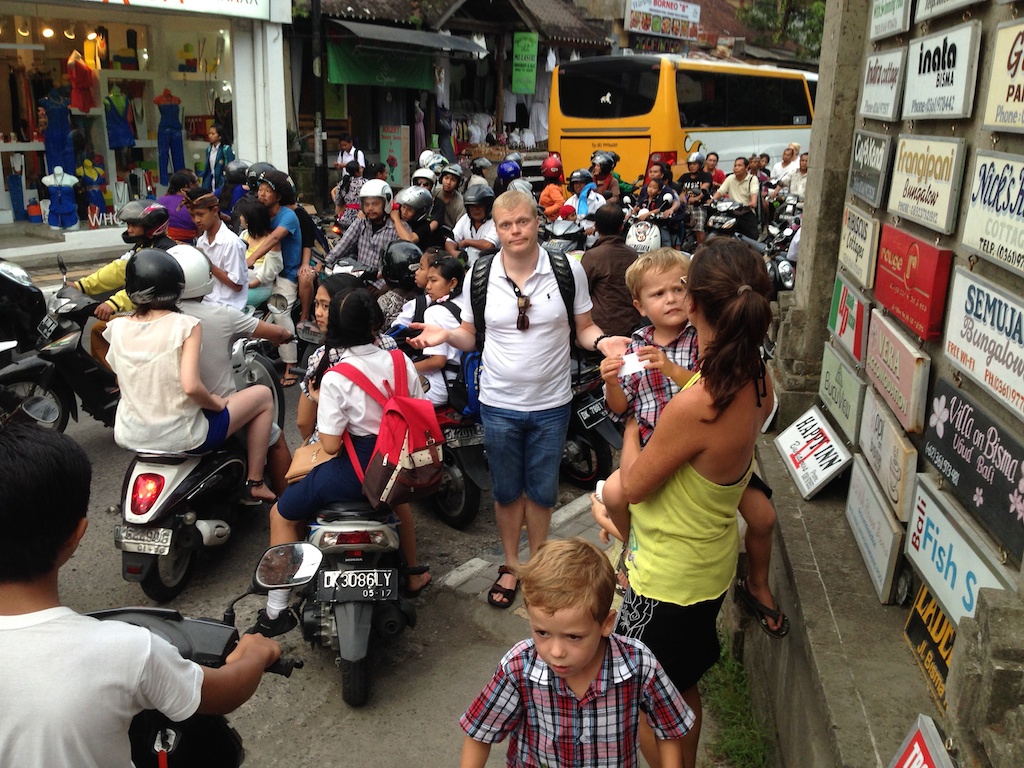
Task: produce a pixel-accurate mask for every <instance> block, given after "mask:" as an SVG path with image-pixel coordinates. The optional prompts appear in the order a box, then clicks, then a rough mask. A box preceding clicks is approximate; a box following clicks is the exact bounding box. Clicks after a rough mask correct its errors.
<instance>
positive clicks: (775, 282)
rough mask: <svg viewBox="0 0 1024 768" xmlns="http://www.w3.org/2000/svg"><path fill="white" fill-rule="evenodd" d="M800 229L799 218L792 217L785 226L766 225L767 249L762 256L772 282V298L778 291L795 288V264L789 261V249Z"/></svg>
mask: <svg viewBox="0 0 1024 768" xmlns="http://www.w3.org/2000/svg"><path fill="white" fill-rule="evenodd" d="M799 229H800V216H794V217H793V218H792V219H790V220H789V222H788V223H787V224H786V226H781V225H780V224H769V225H768V236H769V240H768V248H767V250H766V251H765V254H764V260H765V266H766V268H767V269H768V277H769V278H770V279H771V281H772V298H773V299H774V298H776V297H777V296H778V294H779V291H791V290H793V288H794V287H795V286H796V262H795V261H790V260H789V247H790V245H791V244H792V242H793V238H794V237H795V236H796V233H797V231H798V230H799Z"/></svg>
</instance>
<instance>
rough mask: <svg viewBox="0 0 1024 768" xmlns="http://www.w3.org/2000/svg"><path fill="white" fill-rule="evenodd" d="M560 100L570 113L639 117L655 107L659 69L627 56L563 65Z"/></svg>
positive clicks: (577, 114) (559, 72) (561, 106)
mask: <svg viewBox="0 0 1024 768" xmlns="http://www.w3.org/2000/svg"><path fill="white" fill-rule="evenodd" d="M558 75H559V79H558V100H559V107H560V108H561V111H562V114H563V115H565V116H566V117H576V118H587V119H602V118H604V119H608V118H621V117H638V116H640V115H647V114H649V113H650V111H651V110H652V109H654V102H655V99H657V97H658V78H659V75H660V73H659V69H658V68H657V67H654V68H652V67H651V65H650V63H649V62H646V63H643V62H636V63H633V62H630V61H629V59H628V58H626V57H615V58H612V59H611V60H605V59H588V60H587V61H586V66H577V67H571V68H559V71H558Z"/></svg>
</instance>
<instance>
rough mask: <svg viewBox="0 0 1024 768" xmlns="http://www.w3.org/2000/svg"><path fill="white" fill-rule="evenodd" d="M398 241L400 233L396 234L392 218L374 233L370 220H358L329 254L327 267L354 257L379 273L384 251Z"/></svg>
mask: <svg viewBox="0 0 1024 768" xmlns="http://www.w3.org/2000/svg"><path fill="white" fill-rule="evenodd" d="M397 239H398V233H397V232H395V225H394V222H392V221H391V219H390V218H389V219H386V220H385V222H384V226H383V227H381V228H380V229H378V230H377V231H376V232H374V231H373V227H372V226H371V225H370V220H369V219H356V220H355V221H354V222H352V226H350V227H349V228H348V229H346V230H345V234H344V235H342V236H341V240H339V241H338V244H337V245H335V246H334V247H333V248H332V249H331V252H330V253H329V254H327V266H328V267H333V266H334V265H335V263H336V262H337V261H338V259H340V258H342V257H345V256H349V257H351V256H353V255H354V256H355V259H356V261H358V262H360V263H362V264H365V265H366V266H368V267H369V268H370V269H376V270H377V271H378V272H379V271H380V263H381V257H382V256H383V255H384V250H385V249H386V248H387V247H388V244H389V243H391V241H392V240H397ZM353 251H354V252H355V253H354V254H353ZM382 284H383V283H382Z"/></svg>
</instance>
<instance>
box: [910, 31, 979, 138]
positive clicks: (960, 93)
mask: <svg viewBox="0 0 1024 768" xmlns="http://www.w3.org/2000/svg"><path fill="white" fill-rule="evenodd" d="M980 47H981V22H980V21H970V22H968V23H966V24H961V25H960V26H959V27H953V28H952V29H946V30H943V31H942V32H939V33H938V34H934V35H929V36H928V37H922V38H919V39H917V40H913V41H911V43H910V53H909V55H908V59H909V66H908V67H907V79H906V84H905V85H904V86H903V119H904V120H912V119H914V118H923V119H935V120H939V119H946V118H958V117H970V115H971V112H973V111H974V85H975V83H976V82H977V79H978V71H977V70H978V51H979V49H980Z"/></svg>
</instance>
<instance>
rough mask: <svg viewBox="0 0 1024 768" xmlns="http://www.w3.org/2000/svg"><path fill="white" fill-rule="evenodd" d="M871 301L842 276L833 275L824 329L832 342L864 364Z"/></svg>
mask: <svg viewBox="0 0 1024 768" xmlns="http://www.w3.org/2000/svg"><path fill="white" fill-rule="evenodd" d="M870 312H871V302H870V301H869V300H868V299H867V297H865V296H864V294H862V293H861V292H860V291H858V290H857V289H856V288H854V287H853V283H851V282H850V281H849V279H847V278H846V277H845V276H844V275H841V274H840V275H836V282H835V287H834V288H833V289H832V307H831V308H830V309H829V312H828V329H829V330H830V331H832V334H833V335H834V336H835V337H836V341H837V342H838V343H839V346H841V347H842V348H843V349H845V350H846V351H847V352H848V353H849V355H850V356H851V357H852V358H853V359H854V360H856V361H857V362H858V363H863V362H864V349H865V347H866V346H867V338H868V315H869V313H870Z"/></svg>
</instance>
